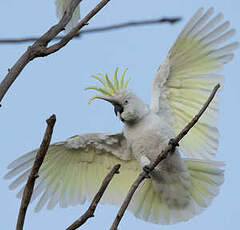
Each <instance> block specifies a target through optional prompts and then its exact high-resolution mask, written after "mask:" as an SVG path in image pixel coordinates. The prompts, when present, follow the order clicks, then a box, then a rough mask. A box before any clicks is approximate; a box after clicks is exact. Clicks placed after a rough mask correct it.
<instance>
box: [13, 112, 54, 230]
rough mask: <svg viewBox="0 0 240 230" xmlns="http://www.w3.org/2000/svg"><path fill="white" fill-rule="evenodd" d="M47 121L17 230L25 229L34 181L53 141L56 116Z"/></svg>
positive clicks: (24, 194)
mask: <svg viewBox="0 0 240 230" xmlns="http://www.w3.org/2000/svg"><path fill="white" fill-rule="evenodd" d="M46 122H47V128H46V131H45V134H44V137H43V140H42V143H41V145H40V148H39V150H38V152H37V155H36V158H35V161H34V164H33V167H32V170H31V173H30V175H29V177H28V180H27V183H26V186H25V188H24V192H23V197H22V201H21V206H20V210H19V214H18V220H17V226H16V230H22V229H23V225H24V220H25V216H26V212H27V208H28V205H29V202H30V200H31V197H32V193H33V188H34V183H35V180H36V178H37V177H38V171H39V168H40V167H41V165H42V163H43V160H44V157H45V155H46V152H47V150H48V146H49V144H50V141H51V137H52V133H53V127H54V125H55V122H56V116H55V115H52V116H51V117H50V118H49V119H47V120H46Z"/></svg>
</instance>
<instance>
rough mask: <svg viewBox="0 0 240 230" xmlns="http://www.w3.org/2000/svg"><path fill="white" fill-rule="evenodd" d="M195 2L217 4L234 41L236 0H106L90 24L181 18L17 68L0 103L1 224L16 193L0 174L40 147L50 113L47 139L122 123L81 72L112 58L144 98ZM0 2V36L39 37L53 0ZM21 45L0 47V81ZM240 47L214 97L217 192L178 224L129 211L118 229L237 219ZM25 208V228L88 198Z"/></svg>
mask: <svg viewBox="0 0 240 230" xmlns="http://www.w3.org/2000/svg"><path fill="white" fill-rule="evenodd" d="M97 2H98V1H93V0H91V1H87V0H83V2H82V6H81V14H82V15H85V14H86V13H87V12H88V11H89V10H90V9H92V7H93V6H95V4H96V3H97ZM201 6H204V7H205V8H208V7H210V6H214V7H215V9H216V12H219V11H221V12H223V13H224V15H225V18H226V19H227V20H230V22H231V25H232V27H233V28H236V29H237V34H236V36H235V37H234V39H233V40H238V41H239V40H240V30H239V21H240V15H239V9H240V2H239V1H236V0H228V1H225V0H212V1H207V0H195V1H190V0H182V1H178V0H169V1H159V0H158V1H157V0H149V1H139V0H138V1H137V0H131V1H129V0H121V1H117V0H112V1H111V2H110V3H109V4H108V5H107V6H106V7H105V8H104V9H103V10H102V11H101V12H100V13H99V14H98V15H97V16H96V17H94V18H93V19H92V20H91V21H90V24H89V26H88V28H91V27H95V26H103V25H109V24H114V23H120V22H125V21H129V20H138V19H151V18H159V17H162V16H183V20H182V21H181V22H180V23H178V24H175V25H168V24H164V25H152V26H145V27H137V28H128V29H122V30H118V31H115V32H104V33H98V34H91V35H90V34H89V35H86V36H85V35H84V36H82V38H81V39H79V40H74V41H72V42H70V43H69V44H68V45H67V46H66V47H64V48H63V49H62V50H60V51H59V52H57V53H55V54H52V55H50V56H48V57H45V58H39V59H36V60H34V61H32V62H31V63H30V64H29V65H28V66H27V67H26V68H25V69H24V70H23V71H22V73H21V75H20V76H19V78H18V80H17V81H16V82H15V83H14V84H13V86H12V87H11V89H10V90H9V92H8V93H7V95H6V96H5V98H4V100H3V101H2V105H3V107H2V108H1V111H0V127H1V132H0V138H1V139H0V140H1V161H0V191H1V197H0V203H1V207H0V213H1V226H2V227H3V228H4V229H6V230H8V229H14V227H15V223H16V219H17V214H18V209H19V205H20V201H19V200H17V199H16V197H15V194H16V191H9V190H8V184H9V181H6V180H3V179H2V177H3V176H4V174H5V173H6V166H7V165H8V164H9V163H10V162H11V161H12V160H14V159H15V158H17V157H18V156H20V155H21V154H22V153H25V152H28V151H29V150H32V149H34V148H36V147H38V146H39V144H40V142H41V139H42V136H43V132H44V129H45V126H46V125H45V120H46V119H47V118H48V117H49V116H50V115H51V114H52V113H55V114H56V115H57V123H56V125H55V129H54V134H53V138H52V142H56V141H60V140H64V139H65V138H67V137H69V136H72V135H75V134H79V133H86V132H102V131H105V132H112V131H119V130H121V128H122V125H121V123H120V122H119V121H118V120H117V118H116V117H115V115H114V114H113V109H112V107H111V106H110V105H109V104H107V103H104V102H101V101H97V102H95V103H93V104H92V105H91V106H89V105H88V99H89V97H90V95H92V94H91V93H89V92H86V91H84V88H85V87H87V86H89V85H90V84H92V82H93V80H92V79H90V78H89V76H90V75H92V74H96V73H99V72H107V73H109V72H110V73H111V72H113V71H114V69H115V67H117V66H119V67H120V68H121V69H123V68H125V67H128V68H129V70H128V76H130V77H131V79H132V80H131V81H130V84H129V87H130V89H132V90H133V91H134V92H135V93H136V94H137V95H138V96H140V97H141V98H143V99H144V101H146V103H149V102H150V89H151V82H152V79H153V77H154V74H155V71H156V69H157V67H158V66H159V64H160V63H161V61H162V60H163V59H164V58H165V57H166V54H167V52H168V50H169V48H170V47H171V45H172V44H173V42H174V40H175V39H176V37H177V34H178V33H179V32H180V30H181V28H182V27H183V26H184V24H185V23H186V21H187V19H189V17H190V16H191V15H192V14H193V13H194V12H195V11H196V10H197V9H198V8H199V7H201ZM0 9H1V14H0V25H1V30H0V37H25V36H31V35H40V34H42V33H43V32H45V31H46V30H47V29H48V28H49V27H50V26H51V25H53V24H54V23H56V22H57V20H56V17H55V8H54V0H52V1H48V0H41V1H30V0H26V1H15V0H8V1H1V3H0ZM27 45H28V44H22V45H0V80H1V79H2V78H3V77H4V76H5V74H6V73H7V69H8V68H10V67H11V66H12V65H13V64H14V63H15V61H16V60H17V59H18V57H19V56H20V55H21V54H22V53H23V52H24V50H25V49H26V47H27ZM239 54H240V51H239V50H237V52H236V56H235V59H234V60H233V61H232V62H231V63H229V64H228V65H227V66H226V68H225V70H224V74H225V76H226V83H225V88H224V91H223V92H222V97H221V114H220V119H219V128H220V132H221V138H220V148H219V151H218V154H217V159H218V160H223V161H225V162H226V164H227V167H226V173H225V175H226V176H225V178H226V179H225V183H224V184H223V186H222V188H221V192H220V194H219V196H218V197H217V198H216V199H215V200H214V201H213V203H212V205H211V206H210V207H209V208H208V209H207V210H206V211H205V212H204V213H202V214H201V215H200V216H197V217H195V218H193V219H191V220H190V221H188V222H186V223H180V224H177V225H173V226H158V225H154V224H150V223H146V222H144V221H141V220H138V219H136V218H135V217H134V216H133V215H132V214H131V213H129V212H127V213H126V215H125V216H124V218H123V220H122V222H121V225H120V229H125V230H128V229H133V228H136V229H153V230H154V229H160V228H161V229H163V230H172V229H174V230H175V229H179V230H181V229H184V230H188V229H195V230H198V229H211V228H214V229H218V230H225V229H227V228H229V229H231V228H233V227H235V226H238V224H239V221H238V220H239V214H240V210H239V204H240V200H239V193H240V184H239V161H240V155H239V151H238V150H237V149H238V143H239V139H238V138H239V128H240V127H239V121H238V118H239V116H240V114H239V113H240V107H239V99H240V90H239V85H240V73H239V64H240V63H239V57H240V55H239ZM33 207H34V205H32V204H31V205H30V206H29V209H28V212H27V217H26V221H25V229H35V230H38V229H39V230H40V229H64V228H65V227H67V226H68V225H69V224H71V223H72V222H73V221H74V220H75V219H76V218H77V217H79V216H80V215H81V213H83V212H84V211H85V210H86V209H87V207H88V203H86V204H85V205H83V206H77V207H70V208H67V209H61V208H58V207H57V208H55V209H54V210H53V211H48V210H46V209H44V210H42V211H41V212H40V213H38V214H35V213H34V212H33ZM117 210H118V208H116V207H113V206H108V205H104V206H102V205H100V206H99V207H98V208H97V211H96V215H95V218H92V219H90V220H89V221H88V222H87V224H86V225H84V226H83V228H82V229H108V228H109V227H110V225H111V223H112V221H113V219H114V217H115V215H116V213H117Z"/></svg>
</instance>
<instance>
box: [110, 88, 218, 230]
mask: <svg viewBox="0 0 240 230" xmlns="http://www.w3.org/2000/svg"><path fill="white" fill-rule="evenodd" d="M219 88H220V85H219V84H217V85H216V86H215V87H214V89H213V90H212V93H211V95H210V96H209V97H208V99H207V101H206V102H205V104H204V105H203V107H202V108H201V110H200V111H199V112H198V114H197V115H196V116H195V117H194V118H193V119H192V120H191V121H190V122H189V123H188V124H187V125H186V126H185V127H184V129H183V130H182V131H181V132H180V133H179V134H178V135H177V136H176V138H174V139H171V140H170V141H169V144H168V146H167V147H166V148H165V149H164V150H163V151H162V152H161V153H160V154H159V155H158V157H157V158H156V160H155V161H154V162H152V163H151V164H150V165H149V166H148V167H147V169H148V171H143V172H142V173H141V174H140V175H139V176H138V178H137V179H136V180H135V182H134V183H133V184H132V186H131V188H130V190H129V191H128V194H127V196H126V198H125V200H124V202H123V203H122V206H121V208H120V209H119V211H118V213H117V216H116V218H115V220H114V222H113V224H112V226H111V228H110V230H117V227H118V225H119V223H120V221H121V219H122V217H123V215H124V213H125V211H126V209H127V207H128V205H129V203H130V201H131V198H132V196H133V194H134V192H135V191H136V189H137V188H138V186H139V185H140V183H141V182H142V181H143V180H144V179H146V178H149V173H150V172H152V170H153V169H154V168H155V167H156V166H157V165H158V164H159V163H160V162H161V161H162V160H164V159H166V158H167V156H168V154H169V153H171V152H174V150H175V148H176V146H178V143H179V142H180V141H181V140H182V138H183V137H184V136H185V135H186V134H187V133H188V131H189V130H190V129H191V128H192V127H193V126H194V125H195V124H196V123H197V121H198V120H199V118H200V117H201V116H202V114H203V113H204V112H205V110H206V109H207V107H208V106H209V104H210V102H211V101H212V100H213V98H214V96H215V94H216V92H217V90H218V89H219Z"/></svg>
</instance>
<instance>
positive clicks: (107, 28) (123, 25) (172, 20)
mask: <svg viewBox="0 0 240 230" xmlns="http://www.w3.org/2000/svg"><path fill="white" fill-rule="evenodd" d="M180 20H181V18H180V17H172V18H170V17H164V18H160V19H150V20H142V21H130V22H124V23H119V24H114V25H109V26H102V27H96V28H91V29H86V30H82V31H81V32H80V33H77V34H75V35H74V37H73V38H75V39H76V38H80V37H81V36H82V35H83V34H88V33H98V32H104V31H112V30H118V29H122V28H126V27H136V26H145V25H153V24H161V23H170V24H174V23H176V22H179V21H180ZM63 37H64V36H57V37H55V38H54V39H53V40H61V39H63ZM37 39H39V37H29V38H17V39H14V38H5V39H0V44H8V43H10V44H12V43H15V44H21V43H26V42H34V41H36V40H37Z"/></svg>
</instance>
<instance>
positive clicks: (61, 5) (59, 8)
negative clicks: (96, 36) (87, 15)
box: [55, 0, 80, 33]
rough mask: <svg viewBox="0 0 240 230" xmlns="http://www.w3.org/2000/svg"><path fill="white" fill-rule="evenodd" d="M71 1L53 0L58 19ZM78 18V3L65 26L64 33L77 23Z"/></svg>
mask: <svg viewBox="0 0 240 230" xmlns="http://www.w3.org/2000/svg"><path fill="white" fill-rule="evenodd" d="M71 1H72V0H55V5H56V14H57V17H58V19H59V20H60V19H61V18H62V16H63V14H64V12H65V11H66V10H67V8H68V7H69V4H70V3H71ZM79 19H80V6H79V5H78V6H77V8H76V9H75V10H74V12H73V15H72V18H71V20H70V21H69V23H68V24H67V26H66V28H65V33H68V32H69V31H70V30H71V29H72V28H73V27H75V26H76V25H77V24H78V21H79Z"/></svg>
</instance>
